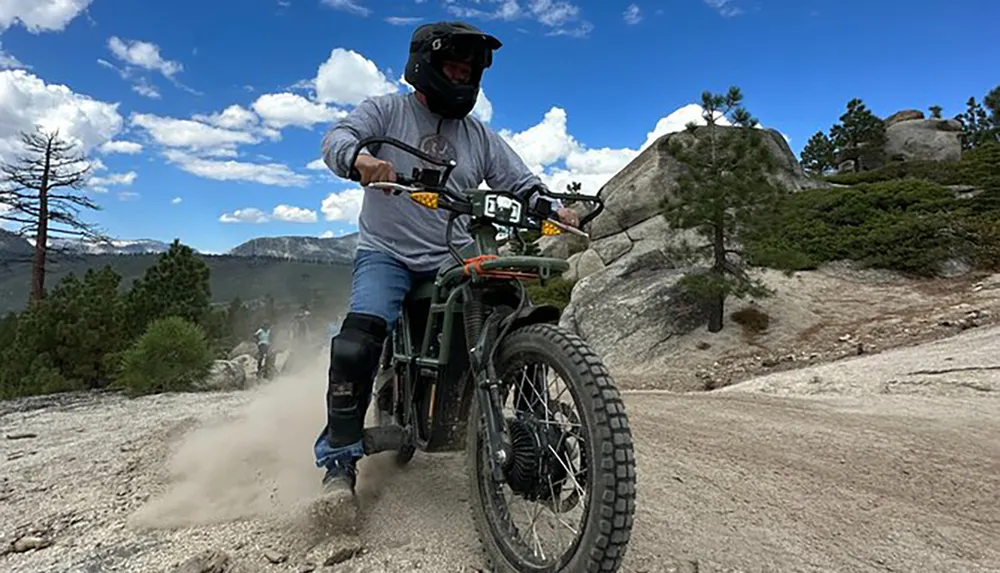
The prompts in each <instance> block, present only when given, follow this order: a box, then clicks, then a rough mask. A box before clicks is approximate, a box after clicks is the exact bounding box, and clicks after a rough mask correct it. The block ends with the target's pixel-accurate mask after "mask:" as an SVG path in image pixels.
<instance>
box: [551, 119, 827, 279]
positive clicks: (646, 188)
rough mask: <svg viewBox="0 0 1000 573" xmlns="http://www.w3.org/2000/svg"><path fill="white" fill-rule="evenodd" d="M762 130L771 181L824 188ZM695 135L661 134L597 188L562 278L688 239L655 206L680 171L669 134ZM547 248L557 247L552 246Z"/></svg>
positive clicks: (775, 138) (774, 135) (790, 187)
mask: <svg viewBox="0 0 1000 573" xmlns="http://www.w3.org/2000/svg"><path fill="white" fill-rule="evenodd" d="M702 129H706V128H702ZM722 129H730V128H722ZM764 133H765V134H766V137H765V143H766V145H767V147H768V149H769V150H770V151H771V154H772V156H773V157H775V159H776V160H777V162H778V169H777V170H776V172H775V173H774V174H772V176H771V179H772V182H773V183H774V184H776V185H780V186H782V187H784V188H785V189H788V190H791V191H800V190H803V189H811V188H816V187H829V184H828V183H826V182H824V181H820V180H814V179H810V178H809V177H808V176H806V174H805V172H803V171H802V167H801V166H800V165H799V163H798V161H796V159H795V154H794V153H792V150H791V148H790V147H789V146H788V143H787V142H786V141H785V138H784V137H782V136H781V134H780V133H778V132H777V131H774V130H764ZM697 135H699V132H697V131H696V132H695V134H694V135H692V134H690V133H688V132H677V133H670V134H667V135H664V136H663V137H661V138H660V139H658V140H656V142H654V143H653V144H652V145H651V146H649V147H648V148H646V149H645V150H644V151H643V152H642V153H640V154H639V155H638V157H636V158H635V159H633V160H632V161H631V162H630V163H629V164H628V165H626V166H625V168H624V169H622V170H621V171H620V172H618V174H617V175H615V176H614V177H612V178H611V180H610V181H608V183H607V184H606V185H605V186H604V189H603V191H602V192H601V197H603V198H604V212H603V213H601V214H600V215H599V216H598V217H597V218H596V219H594V221H593V223H591V225H590V229H589V231H590V237H591V241H590V245H589V247H588V248H587V249H586V250H585V251H583V252H578V253H576V254H572V255H571V256H569V262H570V269H569V270H568V271H567V272H566V275H565V276H566V277H567V278H570V279H580V278H584V277H586V276H589V275H590V274H593V273H595V272H599V271H600V270H602V269H604V268H605V267H607V266H609V265H611V264H613V263H614V262H615V261H617V260H618V259H620V258H621V257H623V256H625V255H627V254H633V255H639V254H642V253H645V252H649V251H652V250H657V249H663V248H664V247H667V246H671V245H675V244H677V242H679V241H680V240H681V239H684V238H687V239H689V240H691V239H693V238H694V235H693V234H686V235H683V236H682V235H681V234H680V233H678V232H677V231H674V230H672V229H670V227H669V226H668V225H667V223H666V221H665V220H663V217H662V216H661V215H660V205H661V204H662V202H663V199H664V198H666V197H667V196H669V195H670V194H671V193H672V192H673V190H674V189H676V187H677V179H678V177H679V176H680V175H681V173H682V172H683V169H684V167H683V166H682V165H681V163H680V162H679V161H677V160H676V159H675V158H674V157H673V156H672V155H671V154H670V152H669V145H670V141H671V140H672V139H673V138H682V139H688V140H690V138H692V137H696V136H697ZM556 239H558V240H565V239H563V238H562V237H556ZM554 243H555V242H554ZM551 252H553V253H556V252H560V251H558V250H556V249H555V248H553V249H552V251H551Z"/></svg>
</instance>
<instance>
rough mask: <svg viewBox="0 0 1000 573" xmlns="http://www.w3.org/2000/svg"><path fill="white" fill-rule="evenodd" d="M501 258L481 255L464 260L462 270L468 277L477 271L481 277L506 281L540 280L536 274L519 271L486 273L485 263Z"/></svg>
mask: <svg viewBox="0 0 1000 573" xmlns="http://www.w3.org/2000/svg"><path fill="white" fill-rule="evenodd" d="M499 258H500V257H498V256H496V255H480V256H478V257H472V258H471V259H463V260H462V262H463V263H464V264H463V265H462V270H463V271H465V274H466V275H471V274H472V271H473V270H475V271H476V274H478V275H479V276H490V277H498V278H506V279H534V278H538V274H536V273H522V272H518V271H484V270H483V263H484V262H486V261H492V260H494V259H499Z"/></svg>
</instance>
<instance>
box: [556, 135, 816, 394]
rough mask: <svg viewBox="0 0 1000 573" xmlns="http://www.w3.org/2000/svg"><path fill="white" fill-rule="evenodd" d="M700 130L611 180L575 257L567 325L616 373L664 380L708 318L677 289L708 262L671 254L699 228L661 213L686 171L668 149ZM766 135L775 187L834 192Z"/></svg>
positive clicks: (647, 153)
mask: <svg viewBox="0 0 1000 573" xmlns="http://www.w3.org/2000/svg"><path fill="white" fill-rule="evenodd" d="M699 129H708V128H704V127H702V128H698V129H696V130H695V132H694V134H692V133H689V132H679V133H671V134H667V135H664V136H663V137H661V138H660V139H658V140H657V141H656V142H654V143H653V144H652V145H651V146H649V147H648V148H647V149H645V150H644V151H643V152H642V153H640V154H639V155H638V156H637V157H636V158H635V159H634V160H633V161H632V162H631V163H629V164H628V165H627V166H626V167H625V168H624V169H623V170H622V171H620V172H619V173H618V174H617V175H615V176H614V177H613V178H612V179H611V180H610V181H608V183H607V184H606V185H605V186H604V189H603V190H602V192H601V196H602V197H603V198H604V200H605V210H604V212H603V213H601V215H599V216H598V217H597V218H596V219H595V220H594V222H593V223H592V225H591V228H590V236H591V242H590V244H589V246H588V248H587V250H585V251H583V252H582V253H577V254H574V255H572V256H571V257H569V259H568V261H569V263H570V268H569V270H567V271H566V273H565V274H564V276H565V277H566V278H568V279H575V280H577V281H578V282H577V283H576V285H575V286H574V288H573V292H572V295H571V298H570V302H569V304H568V306H567V307H566V308H565V310H564V312H563V317H562V319H561V324H562V326H564V327H566V328H568V329H570V330H571V331H573V332H575V333H577V334H578V335H579V336H581V337H582V338H584V339H585V340H586V341H587V342H588V343H589V344H590V345H591V346H592V347H593V348H594V349H595V351H596V352H597V353H598V354H600V355H601V356H602V357H603V358H604V360H605V361H606V363H607V365H608V367H609V368H611V370H612V372H615V373H616V374H617V373H623V374H626V375H633V374H634V375H637V376H643V375H645V373H648V372H647V371H649V372H654V373H656V372H658V374H655V375H662V370H663V368H665V367H666V366H665V365H667V364H669V360H670V359H669V354H670V352H671V351H672V350H674V349H675V348H676V345H677V342H676V339H677V338H679V337H680V336H681V335H683V334H686V333H688V332H691V331H693V330H695V329H697V328H699V327H701V326H703V325H705V324H706V322H707V320H708V315H707V310H706V308H705V306H704V305H702V304H699V303H698V302H697V301H696V300H695V299H694V297H692V296H691V295H690V294H689V293H688V292H686V291H685V290H684V289H683V287H681V286H680V284H678V283H679V280H680V279H681V278H682V277H683V276H684V275H686V274H689V273H691V272H697V271H698V270H699V269H701V268H705V265H703V264H701V263H698V262H696V263H694V266H682V265H681V264H679V262H678V261H675V260H673V257H672V256H671V253H672V252H673V249H674V247H677V246H679V245H680V244H682V243H683V242H690V243H692V244H695V245H697V244H701V243H702V242H703V239H702V238H701V237H700V236H698V233H697V231H695V230H685V231H678V230H675V229H672V228H671V227H670V225H669V224H668V223H667V221H666V219H664V217H663V216H662V214H661V210H660V205H661V203H662V201H663V199H664V198H666V197H668V196H669V195H670V194H671V193H672V192H673V190H674V189H676V186H677V179H678V177H679V176H680V175H681V173H682V172H683V171H682V170H683V169H684V167H683V166H682V165H681V164H680V162H679V161H677V160H676V159H674V157H673V156H672V155H671V154H670V152H669V147H668V146H669V144H670V142H671V140H672V139H673V138H688V140H689V141H690V138H693V137H698V136H700V135H702V133H700V132H699ZM720 129H735V128H728V127H726V128H720ZM764 133H765V144H766V145H767V147H768V149H769V150H770V152H771V154H772V156H773V157H774V158H775V159H776V160H777V162H778V168H777V169H776V170H775V172H774V173H772V174H771V181H772V183H773V184H775V185H779V186H781V187H783V188H785V189H787V190H789V191H792V192H795V191H801V190H805V189H813V188H828V187H830V185H829V184H828V183H826V182H824V181H822V180H814V179H811V178H809V177H808V176H807V175H806V174H805V173H804V172H803V171H802V168H801V166H800V165H799V163H798V161H796V159H795V155H794V154H793V153H792V150H791V148H789V146H788V143H787V142H786V141H785V139H784V137H783V136H782V135H781V134H779V133H778V132H776V131H774V130H764ZM682 143H683V140H682ZM657 369H659V370H657Z"/></svg>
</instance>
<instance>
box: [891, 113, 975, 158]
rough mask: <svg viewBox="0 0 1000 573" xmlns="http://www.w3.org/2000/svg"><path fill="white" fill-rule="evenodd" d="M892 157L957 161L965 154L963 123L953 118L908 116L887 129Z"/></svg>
mask: <svg viewBox="0 0 1000 573" xmlns="http://www.w3.org/2000/svg"><path fill="white" fill-rule="evenodd" d="M885 135H886V143H885V155H886V158H888V159H889V160H890V161H916V160H923V161H958V160H959V159H961V158H962V140H961V136H962V124H960V123H959V122H958V121H956V120H954V119H908V120H903V121H898V122H896V123H893V124H892V125H890V126H889V127H887V128H886V130H885Z"/></svg>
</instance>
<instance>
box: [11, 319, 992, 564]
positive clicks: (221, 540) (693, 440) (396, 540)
mask: <svg viewBox="0 0 1000 573" xmlns="http://www.w3.org/2000/svg"><path fill="white" fill-rule="evenodd" d="M997 348H1000V328H994V329H977V330H976V331H972V332H969V333H966V334H963V335H960V336H957V337H954V338H951V339H947V340H944V341H939V342H937V343H934V344H933V345H926V346H921V347H913V348H904V349H899V350H892V351H887V352H885V353H883V354H880V355H876V356H870V357H862V358H859V359H857V360H852V361H843V362H839V363H835V364H829V365H823V366H819V367H810V368H807V369H802V370H797V371H794V372H783V373H780V374H775V375H772V376H769V377H766V378H763V379H760V380H753V381H750V382H747V383H745V384H741V385H738V386H735V387H730V388H727V389H726V390H725V391H721V392H714V393H711V394H687V395H679V394H670V393H656V392H653V393H635V394H629V395H628V396H627V400H626V404H627V407H628V408H629V414H630V416H631V419H632V422H633V431H634V434H635V436H636V447H637V454H638V464H639V468H638V471H639V483H638V488H639V499H638V510H637V520H636V524H635V528H634V531H633V540H632V543H631V545H630V548H629V552H628V557H627V558H626V563H625V565H624V567H623V571H626V572H632V573H638V572H646V573H653V572H666V571H678V572H686V573H687V572H694V571H697V572H699V573H705V572H706V571H727V572H729V571H731V572H735V571H742V572H757V571H760V572H764V571H782V572H785V571H837V572H853V571H859V572H867V571H871V572H885V571H920V572H936V571H941V572H945V571H948V572H953V571H962V572H969V573H973V572H985V571H993V572H997V571H1000V370H996V369H990V368H989V367H990V366H1000V355H998V354H997V352H996V349H997ZM991 355H992V356H997V358H995V362H992V363H991V362H990V356H991ZM962 368H975V369H974V370H961V369H962ZM917 370H925V371H931V372H936V371H938V370H952V371H951V372H946V373H939V374H936V373H930V374H914V375H908V373H911V372H914V371H917ZM310 374H311V375H309V376H302V377H299V378H294V379H293V378H288V379H284V380H280V381H277V382H276V383H274V384H272V385H269V386H266V387H263V388H261V389H259V390H255V391H252V392H245V393H238V394H237V393H233V394H212V395H172V396H155V397H147V398H142V399H137V400H127V399H124V398H121V397H117V396H108V395H105V396H82V397H80V396H76V397H56V398H47V399H35V400H26V401H18V402H12V403H7V404H3V403H0V434H4V435H10V436H12V437H15V436H17V434H18V433H35V434H37V436H36V437H20V438H17V439H7V438H4V439H0V462H2V464H3V465H2V466H0V467H2V469H0V502H2V503H0V536H2V539H0V547H7V546H8V545H9V544H12V543H13V542H14V541H15V540H18V539H21V540H23V539H24V538H25V536H28V537H32V536H34V537H37V538H38V539H40V540H42V541H43V542H51V545H49V546H47V547H44V548H40V549H31V550H27V551H24V552H20V553H8V554H6V555H2V556H0V570H2V571H10V572H34V573H55V572H57V571H59V572H67V573H76V572H81V573H82V572H88V573H89V572H96V571H135V572H143V573H145V572H154V571H170V570H172V568H173V567H175V566H176V565H177V564H180V563H182V562H184V561H185V560H187V559H189V558H190V557H192V556H193V555H196V554H198V553H199V552H202V551H205V550H218V551H221V552H225V553H226V554H227V555H228V556H229V557H230V561H231V563H232V565H233V566H232V568H231V569H229V570H227V571H233V572H236V571H244V572H247V571H262V572H270V571H275V572H277V571H297V572H298V571H308V570H311V569H310V568H309V566H308V564H309V563H312V564H313V565H314V566H315V571H327V572H352V571H353V572H355V573H364V572H367V573H375V572H382V571H387V572H396V571H412V570H414V569H416V568H419V569H421V570H426V571H434V572H439V571H440V572H452V571H454V572H466V573H468V572H471V571H475V570H476V568H479V567H481V566H482V563H481V561H480V559H479V550H478V542H477V540H476V538H475V534H474V532H473V530H472V525H471V521H470V520H469V517H468V512H467V509H466V505H467V498H466V494H465V484H464V480H463V475H462V459H461V456H460V455H450V454H449V455H439V456H426V455H423V456H422V455H420V454H418V455H417V458H416V459H415V460H414V461H413V463H412V464H411V465H410V466H409V467H408V468H406V469H405V470H402V471H398V470H395V469H394V468H393V467H392V465H391V463H389V462H388V461H387V460H386V459H385V458H384V457H376V458H372V459H369V460H367V461H366V462H363V466H362V471H363V474H364V475H363V479H364V480H365V481H364V482H363V483H364V488H363V492H362V495H363V499H364V502H365V507H366V512H367V513H366V515H367V519H366V522H365V524H364V527H363V530H362V532H361V534H360V537H358V538H353V537H345V536H336V535H335V536H331V537H329V538H325V539H324V538H321V537H320V536H319V533H318V532H316V531H313V530H310V529H309V528H307V527H306V526H305V521H304V520H303V519H302V517H301V511H300V509H301V507H302V506H303V504H304V503H306V502H307V501H308V500H309V499H310V498H311V496H313V495H315V494H316V492H317V491H318V488H319V484H318V480H319V477H320V472H319V470H317V469H315V468H314V467H313V466H312V462H311V452H310V447H311V443H312V440H313V438H314V437H315V432H316V430H317V429H318V428H319V425H320V424H321V422H322V412H321V409H322V390H323V388H322V384H323V383H322V376H321V374H322V372H321V370H314V371H313V372H311V373H310ZM782 377H783V378H782ZM817 380H818V382H817ZM892 380H910V381H920V380H923V381H925V382H926V383H910V384H889V383H888V382H889V381H892ZM970 381H971V382H970ZM817 387H819V388H823V389H824V391H821V392H820V391H815V390H816V388H817ZM769 394H770V395H769ZM776 394H784V395H783V396H778V395H776ZM220 418H221V421H220ZM148 526H154V527H155V528H154V529H144V528H145V527H148ZM33 530H34V531H33ZM23 543H25V542H24V541H22V544H23ZM361 547H363V548H364V550H363V552H362V553H361V554H360V555H357V556H355V557H354V558H353V559H349V560H347V561H346V562H343V563H340V564H337V565H333V566H329V567H324V566H322V563H323V561H325V560H326V559H327V558H329V557H330V556H331V555H335V554H337V553H338V552H344V551H346V552H348V553H349V552H352V551H355V550H357V549H358V548H361ZM272 561H279V563H272ZM195 570H196V571H201V569H195Z"/></svg>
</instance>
